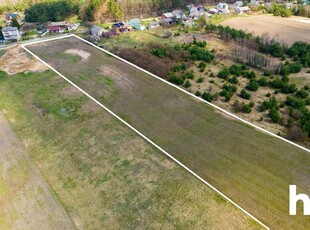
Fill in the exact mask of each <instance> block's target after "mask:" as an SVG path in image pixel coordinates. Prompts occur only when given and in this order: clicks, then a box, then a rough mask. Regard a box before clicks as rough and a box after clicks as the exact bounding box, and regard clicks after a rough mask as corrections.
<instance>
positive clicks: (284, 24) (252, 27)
mask: <svg viewBox="0 0 310 230" xmlns="http://www.w3.org/2000/svg"><path fill="white" fill-rule="evenodd" d="M299 19H305V18H302V17H290V18H281V17H276V16H272V15H258V16H249V17H247V18H246V19H245V18H242V17H236V18H232V19H229V20H227V21H225V22H222V23H220V24H221V25H223V26H230V27H233V28H235V29H241V30H246V31H248V32H251V33H252V32H253V33H254V34H256V35H263V34H266V33H268V35H269V36H270V37H275V38H278V39H279V40H280V41H281V40H282V41H284V42H285V43H286V44H288V45H292V44H293V43H294V42H296V41H305V42H310V37H309V34H310V23H304V22H300V21H298V20H299Z"/></svg>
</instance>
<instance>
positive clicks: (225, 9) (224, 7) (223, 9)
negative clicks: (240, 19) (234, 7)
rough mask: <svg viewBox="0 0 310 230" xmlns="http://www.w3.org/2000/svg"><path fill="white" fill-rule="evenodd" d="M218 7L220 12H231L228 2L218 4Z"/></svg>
mask: <svg viewBox="0 0 310 230" xmlns="http://www.w3.org/2000/svg"><path fill="white" fill-rule="evenodd" d="M216 9H217V10H218V12H219V14H229V13H230V11H229V8H228V4H227V3H219V4H217V6H216Z"/></svg>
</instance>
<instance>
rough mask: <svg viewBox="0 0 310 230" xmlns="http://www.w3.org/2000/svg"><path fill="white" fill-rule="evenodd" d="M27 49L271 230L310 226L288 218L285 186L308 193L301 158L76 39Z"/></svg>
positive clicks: (309, 166) (309, 168)
mask: <svg viewBox="0 0 310 230" xmlns="http://www.w3.org/2000/svg"><path fill="white" fill-rule="evenodd" d="M28 48H29V49H31V50H32V51H33V52H34V53H35V54H37V55H39V56H40V57H41V58H43V59H44V60H45V61H47V62H48V63H50V64H52V65H53V66H54V67H55V68H56V69H57V70H58V71H60V72H61V73H62V74H64V75H65V76H66V77H68V78H69V79H70V80H71V81H73V82H75V83H76V84H78V85H79V86H80V87H81V88H83V89H84V90H85V91H86V92H88V93H89V94H91V95H92V96H93V97H95V98H97V99H98V100H101V102H102V103H103V104H104V105H106V106H107V107H108V108H110V109H111V110H112V111H114V112H115V113H116V114H118V115H119V116H121V117H122V118H124V119H125V120H126V121H127V122H128V123H130V124H131V125H132V126H134V127H135V128H137V129H138V130H139V131H140V132H142V133H143V134H145V135H146V136H147V137H149V138H150V139H151V140H152V141H154V142H155V143H157V144H158V145H159V146H160V147H162V148H163V149H165V150H166V151H168V152H169V153H170V154H172V155H173V156H174V157H176V158H177V159H179V160H180V161H181V162H183V163H184V164H185V165H187V166H188V167H189V168H191V169H192V170H193V171H195V172H196V173H198V174H199V175H200V176H202V177H203V178H205V179H206V180H207V181H208V182H210V183H211V184H213V185H214V186H215V187H217V188H218V189H219V190H221V191H223V192H224V193H225V194H227V195H228V196H229V197H230V198H232V199H233V200H234V201H235V202H237V203H238V204H239V205H241V206H242V207H244V208H245V209H246V210H248V211H249V212H251V213H252V214H254V215H255V216H256V217H258V218H259V219H260V220H262V221H263V222H264V223H266V224H267V225H268V226H270V227H271V228H280V229H291V228H296V229H308V228H309V227H310V221H309V217H302V216H297V217H291V216H289V215H288V188H289V185H290V184H296V185H298V188H299V192H305V193H307V191H309V190H310V183H309V180H308V179H307V178H308V177H307V175H309V174H310V155H309V153H307V152H305V151H303V150H300V149H298V148H296V147H294V146H292V145H290V144H287V143H285V142H283V141H282V140H279V139H277V138H274V137H271V136H269V135H266V134H264V133H262V132H259V131H257V130H255V129H254V128H252V127H249V126H247V125H244V124H243V123H240V122H237V121H235V120H233V119H231V118H227V117H226V116H223V115H221V114H220V113H219V112H217V111H214V109H213V108H211V107H209V106H207V105H206V104H204V103H202V102H200V101H197V100H196V99H194V98H192V97H190V96H188V95H186V94H184V93H182V92H180V91H178V90H176V89H174V88H173V87H171V86H169V85H167V84H164V83H162V82H161V81H159V80H157V79H155V78H152V77H150V76H148V75H147V74H145V73H143V72H142V71H139V70H137V69H136V68H134V67H131V66H129V65H127V64H124V63H123V62H121V61H118V60H117V59H115V58H113V57H111V56H109V55H106V54H104V53H103V52H102V51H100V50H98V49H96V48H94V47H92V46H90V45H87V44H86V43H83V42H81V41H79V40H78V39H76V38H68V39H63V40H58V41H53V42H50V43H45V44H38V45H33V46H28ZM67 49H79V50H83V51H85V52H88V53H90V54H91V57H90V58H89V59H88V60H83V61H81V62H80V63H78V64H72V63H71V62H69V61H66V60H65V59H60V58H59V56H58V55H59V53H62V52H64V51H65V50H67ZM90 73H91V74H90ZM81 75H82V76H84V80H82V81H79V80H78V79H79V76H81ZM104 77H109V78H110V79H111V80H112V81H113V82H114V84H113V87H112V88H111V85H110V84H109V85H108V84H106V83H105V81H100V79H102V78H104Z"/></svg>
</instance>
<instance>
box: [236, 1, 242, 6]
mask: <svg viewBox="0 0 310 230" xmlns="http://www.w3.org/2000/svg"><path fill="white" fill-rule="evenodd" d="M234 5H235V6H243V2H242V1H236V2H235V3H234Z"/></svg>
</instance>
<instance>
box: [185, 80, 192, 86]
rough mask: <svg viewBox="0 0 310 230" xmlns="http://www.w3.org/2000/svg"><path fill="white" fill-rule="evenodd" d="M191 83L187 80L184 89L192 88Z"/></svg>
mask: <svg viewBox="0 0 310 230" xmlns="http://www.w3.org/2000/svg"><path fill="white" fill-rule="evenodd" d="M191 85H192V84H191V83H190V82H189V80H187V81H186V82H185V84H184V87H185V88H189V87H191Z"/></svg>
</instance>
